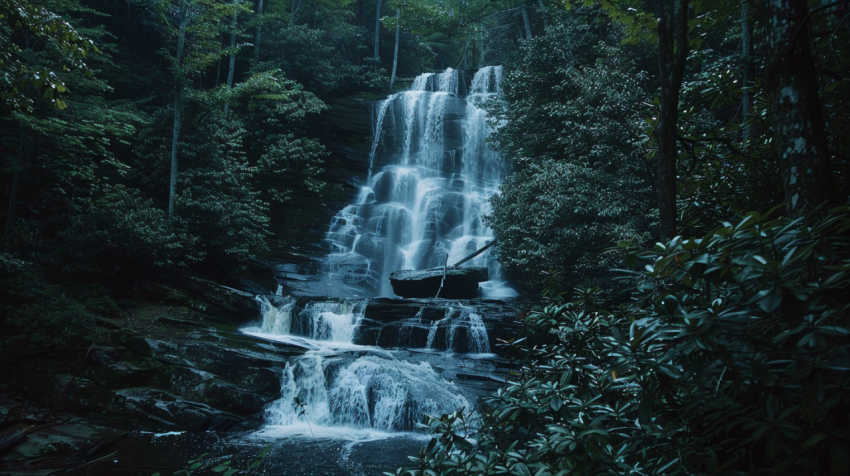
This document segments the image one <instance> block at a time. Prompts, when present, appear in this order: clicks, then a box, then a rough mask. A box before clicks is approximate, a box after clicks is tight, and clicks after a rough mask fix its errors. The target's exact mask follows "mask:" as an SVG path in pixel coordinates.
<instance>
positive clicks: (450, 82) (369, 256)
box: [323, 66, 516, 297]
mask: <svg viewBox="0 0 850 476" xmlns="http://www.w3.org/2000/svg"><path fill="white" fill-rule="evenodd" d="M465 78H466V77H465V75H464V74H463V72H460V71H455V70H452V69H451V68H450V69H448V70H446V71H445V72H444V73H441V74H430V73H428V74H423V75H421V76H419V77H417V78H416V79H415V80H414V82H413V86H412V88H411V90H410V91H406V92H402V93H398V94H394V95H392V96H390V97H389V98H387V100H385V101H383V102H381V103H380V104H379V105H378V106H377V108H376V111H377V114H376V117H377V119H376V121H375V125H374V139H373V140H374V142H373V145H372V151H371V156H370V166H369V177H368V179H367V183H366V185H365V186H364V187H363V188H362V190H361V193H360V194H359V196H358V198H357V201H356V203H354V204H352V205H349V206H347V207H345V208H344V209H343V210H341V211H340V212H339V213H338V214H337V215H336V217H335V218H334V219H333V220H332V222H331V226H330V230H329V231H328V233H327V236H326V238H325V240H326V242H327V243H328V244H329V246H330V250H331V253H330V254H329V255H328V256H327V258H326V259H325V262H324V266H323V267H324V282H325V289H324V290H323V291H324V293H325V294H328V295H331V296H342V295H344V296H351V295H361V296H376V295H377V296H388V297H391V296H393V292H392V288H391V286H390V282H389V275H390V273H392V272H393V271H396V270H399V269H426V268H431V267H436V266H442V265H443V264H444V263H445V262H446V255H447V254H448V261H449V262H450V263H451V262H455V261H458V260H460V259H461V258H463V257H464V256H466V255H468V254H470V253H471V252H473V251H475V250H476V249H479V248H480V247H482V246H484V245H485V244H486V243H487V242H489V241H491V240H492V239H493V234H492V231H491V230H490V229H489V228H488V227H487V226H486V225H485V223H484V221H483V217H484V216H485V215H487V214H488V213H489V212H490V211H491V209H490V203H489V199H490V196H492V195H493V194H494V193H496V192H497V191H498V187H499V185H500V184H501V182H502V179H503V178H504V177H505V175H506V174H507V171H508V170H507V163H506V161H505V160H504V158H503V157H502V156H501V155H500V154H498V153H496V152H494V151H493V150H492V149H491V148H490V147H489V146H488V145H487V142H486V140H487V137H488V136H489V134H490V127H489V126H488V124H487V117H486V113H485V111H484V109H482V107H483V105H484V103H485V102H486V101H488V100H489V99H491V98H493V97H495V96H496V95H497V94H498V93H499V92H500V91H501V81H502V67H501V66H488V67H485V68H482V69H481V70H479V71H478V73H476V75H475V77H474V78H473V79H472V81H471V84H469V85H467V81H466V79H465ZM469 265H470V266H486V267H487V268H489V274H490V279H491V281H490V282H489V283H487V284H486V285H483V286H482V289H483V291H484V296H485V297H512V296H515V295H516V293H515V292H514V291H513V290H512V289H510V288H509V287H507V286H506V285H505V284H504V282H502V281H500V275H501V273H500V270H499V265H498V263H497V262H496V260H495V259H493V257H492V254H491V253H485V254H483V255H481V256H479V257H477V258H475V259H474V260H473V261H472V262H471V263H470V264H469Z"/></svg>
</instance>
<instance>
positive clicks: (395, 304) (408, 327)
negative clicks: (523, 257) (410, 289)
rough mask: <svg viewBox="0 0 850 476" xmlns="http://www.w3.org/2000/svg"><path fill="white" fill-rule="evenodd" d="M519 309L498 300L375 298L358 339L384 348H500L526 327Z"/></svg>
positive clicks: (496, 350) (497, 350)
mask: <svg viewBox="0 0 850 476" xmlns="http://www.w3.org/2000/svg"><path fill="white" fill-rule="evenodd" d="M516 316H517V310H516V308H515V307H513V306H509V305H507V304H505V303H504V302H502V301H495V300H483V299H475V300H445V299H390V298H376V299H371V300H370V301H369V303H368V304H367V305H366V309H365V313H364V316H363V319H362V321H361V323H360V328H359V329H358V332H357V334H356V335H355V339H354V342H355V343H356V344H361V345H375V346H379V347H383V348H398V347H407V348H423V349H424V348H429V349H434V350H451V351H453V352H471V353H482V352H483V353H491V352H492V353H497V354H498V353H501V347H499V346H498V344H499V341H500V340H501V341H504V340H508V339H511V338H513V337H516V335H517V333H518V332H519V331H520V329H521V328H522V326H521V324H520V323H519V322H518V321H516Z"/></svg>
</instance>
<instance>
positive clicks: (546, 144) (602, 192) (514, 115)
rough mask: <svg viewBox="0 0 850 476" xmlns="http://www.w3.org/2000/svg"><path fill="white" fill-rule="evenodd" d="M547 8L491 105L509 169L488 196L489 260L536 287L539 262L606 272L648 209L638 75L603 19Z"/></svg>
mask: <svg viewBox="0 0 850 476" xmlns="http://www.w3.org/2000/svg"><path fill="white" fill-rule="evenodd" d="M587 13H589V12H584V14H582V13H581V12H579V14H573V13H564V14H563V15H552V18H551V22H552V23H550V26H549V27H548V28H547V30H546V34H545V35H541V36H540V37H537V38H534V39H532V40H529V41H527V42H525V43H524V44H523V46H522V48H521V50H520V53H519V58H518V59H517V61H516V64H515V65H514V68H513V70H512V71H511V73H510V74H509V75H508V77H507V78H506V80H505V84H504V90H505V92H504V99H503V101H500V102H496V103H494V105H493V107H492V108H491V109H492V111H491V113H492V114H493V116H494V117H495V120H494V125H496V126H498V128H497V130H496V132H495V133H494V134H493V141H494V144H495V146H496V147H497V148H498V149H499V150H500V151H502V152H503V153H505V154H506V155H507V156H508V157H510V158H511V159H513V160H512V163H513V168H514V171H513V174H511V175H510V176H509V177H508V178H507V180H506V181H505V183H504V184H502V186H501V191H502V193H501V194H498V195H495V196H494V197H493V199H492V202H493V213H492V215H491V216H490V217H489V222H490V224H491V226H492V228H493V230H494V232H495V234H496V236H497V237H498V238H499V249H498V253H499V259H500V262H501V263H502V265H503V266H504V267H505V268H506V269H508V270H511V271H513V272H514V273H515V274H516V275H517V276H518V277H519V278H520V279H521V281H522V283H523V284H525V285H527V286H529V287H531V288H534V287H537V286H539V285H540V283H539V282H538V280H537V279H536V278H537V276H538V271H539V270H541V269H547V268H552V269H560V270H565V271H566V272H567V273H568V274H567V275H565V276H564V277H565V278H566V279H567V280H568V281H570V282H572V283H574V284H577V283H579V282H581V281H583V280H586V279H589V278H595V279H597V280H599V279H602V280H604V279H606V277H607V270H608V269H610V268H611V267H612V262H611V260H610V259H606V258H613V255H600V253H601V252H602V251H603V250H604V249H605V248H607V247H610V246H612V245H613V244H614V243H616V242H617V241H619V240H628V239H641V238H642V237H645V236H646V235H647V232H648V231H649V230H650V228H651V225H652V222H653V220H654V219H653V217H652V214H653V213H652V208H653V191H652V186H651V183H652V174H651V172H650V170H649V163H648V162H647V161H646V160H645V159H644V157H643V155H644V154H645V151H643V150H642V141H643V140H644V136H643V131H642V127H643V121H642V119H641V116H642V114H643V110H642V109H643V107H644V106H642V102H643V101H645V97H646V94H645V92H644V91H643V89H642V85H641V82H642V80H643V79H644V76H645V75H644V74H643V73H639V72H637V71H635V69H634V66H633V64H632V63H631V61H630V60H627V59H625V55H624V54H623V51H622V50H621V49H619V48H617V47H613V46H606V43H607V44H609V45H612V44H613V45H616V44H617V43H618V42H619V39H620V37H621V35H620V34H619V30H618V29H617V28H616V26H614V25H612V24H611V23H610V22H607V21H600V22H598V23H594V22H593V21H592V18H593V17H590V18H587V17H586V16H585V15H586V14H587Z"/></svg>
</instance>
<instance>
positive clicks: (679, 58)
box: [657, 0, 688, 239]
mask: <svg viewBox="0 0 850 476" xmlns="http://www.w3.org/2000/svg"><path fill="white" fill-rule="evenodd" d="M677 3H678V7H679V8H678V15H677V11H676V4H677ZM677 17H678V19H677ZM677 20H678V21H677ZM687 57H688V0H679V1H678V2H677V1H676V0H663V1H662V2H661V16H660V19H659V22H658V60H659V67H660V73H661V114H660V121H659V124H658V184H657V193H658V215H659V221H660V222H661V229H660V233H661V237H662V238H663V239H670V238H673V237H674V236H675V235H676V160H677V158H678V155H679V151H678V144H677V137H676V135H677V132H678V121H679V90H680V89H681V86H682V79H683V77H684V73H685V61H686V59H687Z"/></svg>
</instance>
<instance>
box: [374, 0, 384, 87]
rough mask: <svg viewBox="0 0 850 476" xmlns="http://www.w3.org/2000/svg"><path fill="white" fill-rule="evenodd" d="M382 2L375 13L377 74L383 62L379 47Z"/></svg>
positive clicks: (379, 1) (379, 2)
mask: <svg viewBox="0 0 850 476" xmlns="http://www.w3.org/2000/svg"><path fill="white" fill-rule="evenodd" d="M381 3H382V2H381V0H378V7H377V12H376V13H375V56H374V58H375V72H376V73H377V72H378V65H379V63H380V61H381V55H380V54H379V52H378V47H379V46H380V42H381Z"/></svg>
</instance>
